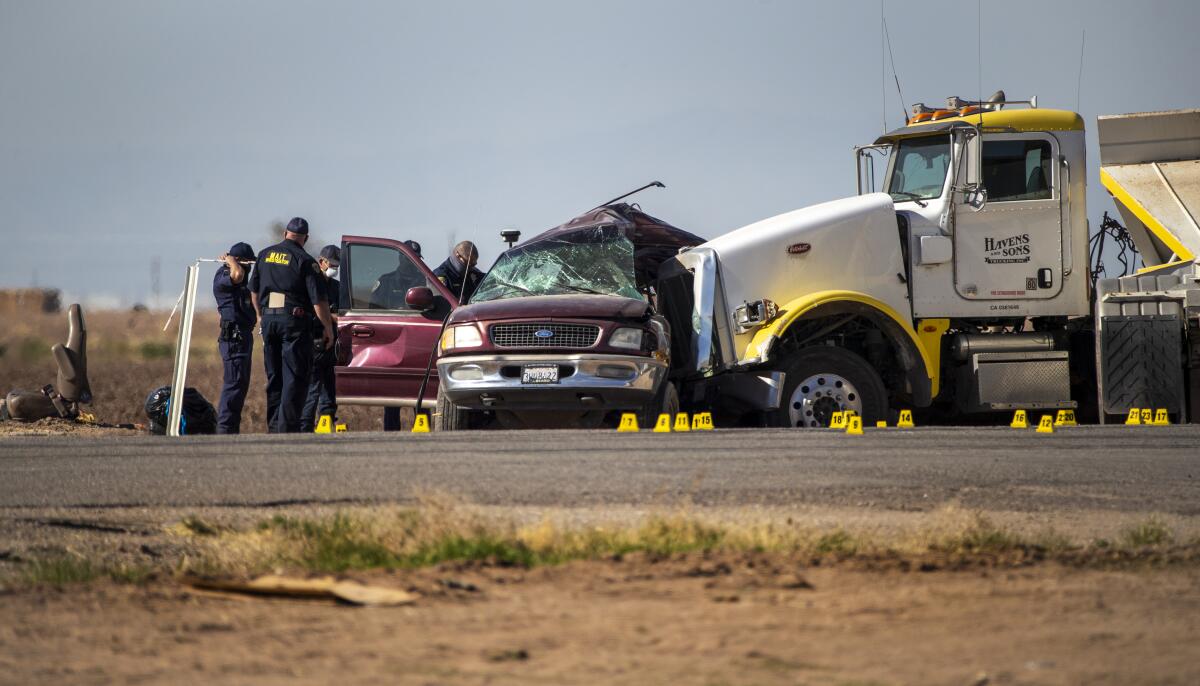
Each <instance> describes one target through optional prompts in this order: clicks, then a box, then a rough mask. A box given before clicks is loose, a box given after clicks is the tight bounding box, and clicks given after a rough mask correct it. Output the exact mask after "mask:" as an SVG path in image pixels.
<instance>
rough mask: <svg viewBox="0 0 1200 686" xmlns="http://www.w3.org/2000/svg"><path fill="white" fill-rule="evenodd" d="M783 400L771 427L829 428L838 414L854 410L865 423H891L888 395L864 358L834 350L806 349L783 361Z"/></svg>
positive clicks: (770, 419)
mask: <svg viewBox="0 0 1200 686" xmlns="http://www.w3.org/2000/svg"><path fill="white" fill-rule="evenodd" d="M780 370H781V371H783V372H784V373H785V374H786V375H787V376H786V377H785V380H784V384H783V401H782V402H781V403H780V405H779V409H778V410H772V411H770V412H768V413H767V423H768V424H769V425H770V426H781V427H804V428H820V427H827V426H829V423H830V421H831V419H832V417H833V413H834V412H842V411H845V410H854V411H855V412H856V413H858V415H859V416H860V417H862V418H863V424H865V425H869V426H874V424H875V422H876V421H878V420H880V419H887V413H888V393H887V387H886V386H884V385H883V379H881V378H880V377H879V373H878V372H876V371H875V369H874V368H873V367H872V366H871V365H870V363H868V362H867V361H866V360H864V359H863V358H861V357H859V356H858V355H856V354H854V353H852V352H850V351H849V350H845V349H844V348H835V347H833V346H815V347H811V348H803V349H801V350H799V351H797V352H796V353H794V354H792V355H790V356H789V357H788V358H787V359H785V360H783V364H782V365H781V367H780Z"/></svg>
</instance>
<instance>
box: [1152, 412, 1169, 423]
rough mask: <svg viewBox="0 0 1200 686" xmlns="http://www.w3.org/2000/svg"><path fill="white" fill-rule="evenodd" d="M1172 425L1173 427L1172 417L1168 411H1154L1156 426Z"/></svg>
mask: <svg viewBox="0 0 1200 686" xmlns="http://www.w3.org/2000/svg"><path fill="white" fill-rule="evenodd" d="M1170 425H1171V417H1170V415H1168V414H1167V411H1166V410H1162V409H1159V410H1155V411H1154V426H1170Z"/></svg>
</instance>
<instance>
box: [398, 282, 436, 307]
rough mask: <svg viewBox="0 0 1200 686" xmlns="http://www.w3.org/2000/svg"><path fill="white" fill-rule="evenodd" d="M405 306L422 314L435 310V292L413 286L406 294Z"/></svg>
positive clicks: (423, 287)
mask: <svg viewBox="0 0 1200 686" xmlns="http://www.w3.org/2000/svg"><path fill="white" fill-rule="evenodd" d="M404 304H405V305H408V306H409V308H411V309H414V310H418V311H420V312H427V311H429V310H432V309H433V291H431V290H429V289H428V288H426V287H425V286H413V287H412V288H410V289H408V291H407V292H406V293H405V294H404Z"/></svg>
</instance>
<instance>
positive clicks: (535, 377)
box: [521, 364, 558, 384]
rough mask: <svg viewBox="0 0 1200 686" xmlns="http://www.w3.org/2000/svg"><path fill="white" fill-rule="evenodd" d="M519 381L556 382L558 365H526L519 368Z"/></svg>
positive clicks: (532, 382) (534, 382)
mask: <svg viewBox="0 0 1200 686" xmlns="http://www.w3.org/2000/svg"><path fill="white" fill-rule="evenodd" d="M521 383H531V384H536V383H558V365H556V364H531V365H526V366H524V367H522V368H521Z"/></svg>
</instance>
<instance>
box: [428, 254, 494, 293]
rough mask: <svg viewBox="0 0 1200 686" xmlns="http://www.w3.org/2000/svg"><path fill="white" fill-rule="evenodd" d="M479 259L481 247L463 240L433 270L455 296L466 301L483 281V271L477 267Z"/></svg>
mask: <svg viewBox="0 0 1200 686" xmlns="http://www.w3.org/2000/svg"><path fill="white" fill-rule="evenodd" d="M478 261H479V249H478V248H476V247H475V244H474V243H472V242H471V241H462V242H460V243H459V244H458V245H456V246H454V251H453V252H452V253H451V254H450V257H447V258H446V261H445V262H443V263H441V264H440V265H438V268H437V269H434V270H433V275H434V276H436V277H437V278H438V281H441V282H442V283H443V284H445V286H446V287H447V288H449V289H450V292H451V293H454V297H456V298H458V299H459V300H461V301H462V302H466V301H468V300H470V299H471V294H472V293H474V292H475V289H476V288H478V287H479V282H480V281H483V272H481V271H479V270H478V269H476V268H475V263H476V262H478Z"/></svg>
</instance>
